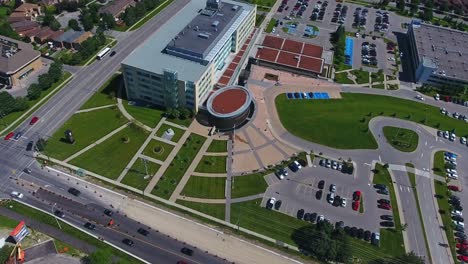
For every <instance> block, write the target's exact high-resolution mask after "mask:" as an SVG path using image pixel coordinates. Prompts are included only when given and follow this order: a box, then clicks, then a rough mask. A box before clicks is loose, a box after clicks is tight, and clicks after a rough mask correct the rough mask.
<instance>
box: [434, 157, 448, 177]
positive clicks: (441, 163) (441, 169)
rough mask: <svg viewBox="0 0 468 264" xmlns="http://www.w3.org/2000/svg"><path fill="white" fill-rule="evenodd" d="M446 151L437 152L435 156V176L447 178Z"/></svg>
mask: <svg viewBox="0 0 468 264" xmlns="http://www.w3.org/2000/svg"><path fill="white" fill-rule="evenodd" d="M444 152H445V151H437V152H436V153H435V155H434V168H432V171H433V172H434V174H436V175H439V176H442V177H445V160H444Z"/></svg>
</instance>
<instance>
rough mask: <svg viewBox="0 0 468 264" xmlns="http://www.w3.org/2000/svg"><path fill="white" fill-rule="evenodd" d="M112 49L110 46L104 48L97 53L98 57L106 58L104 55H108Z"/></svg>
mask: <svg viewBox="0 0 468 264" xmlns="http://www.w3.org/2000/svg"><path fill="white" fill-rule="evenodd" d="M110 50H111V49H110V48H109V47H107V48H104V49H103V50H101V51H100V52H99V53H98V54H97V56H96V59H98V60H101V59H102V58H104V56H106V55H107V54H108V53H109V52H110Z"/></svg>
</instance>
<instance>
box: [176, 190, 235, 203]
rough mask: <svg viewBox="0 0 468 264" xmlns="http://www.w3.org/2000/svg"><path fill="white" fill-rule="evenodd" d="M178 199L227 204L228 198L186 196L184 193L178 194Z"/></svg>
mask: <svg viewBox="0 0 468 264" xmlns="http://www.w3.org/2000/svg"><path fill="white" fill-rule="evenodd" d="M174 193H175V192H174ZM171 197H172V196H171ZM176 200H184V201H190V202H196V203H206V204H225V203H226V199H208V198H196V197H188V196H184V195H178V196H177V197H176Z"/></svg>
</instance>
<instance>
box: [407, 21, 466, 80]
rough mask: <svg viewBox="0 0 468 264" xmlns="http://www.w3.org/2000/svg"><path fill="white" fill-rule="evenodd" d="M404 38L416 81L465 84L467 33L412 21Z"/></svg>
mask: <svg viewBox="0 0 468 264" xmlns="http://www.w3.org/2000/svg"><path fill="white" fill-rule="evenodd" d="M408 39H409V46H410V54H408V55H407V56H409V60H410V61H411V64H412V65H413V68H414V77H415V80H416V82H417V83H423V84H424V83H425V84H431V85H447V86H450V85H457V86H464V85H468V45H467V43H468V33H465V32H462V31H458V30H453V29H449V28H444V27H440V26H434V25H428V24H424V23H421V22H419V21H413V22H412V23H411V25H410V26H409V28H408Z"/></svg>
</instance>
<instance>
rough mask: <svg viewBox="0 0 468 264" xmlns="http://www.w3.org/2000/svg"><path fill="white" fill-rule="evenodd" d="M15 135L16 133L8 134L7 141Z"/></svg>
mask: <svg viewBox="0 0 468 264" xmlns="http://www.w3.org/2000/svg"><path fill="white" fill-rule="evenodd" d="M14 135H15V133H14V132H10V133H8V134H7V135H6V136H5V140H9V139H10V138H12V137H13V136H14Z"/></svg>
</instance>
